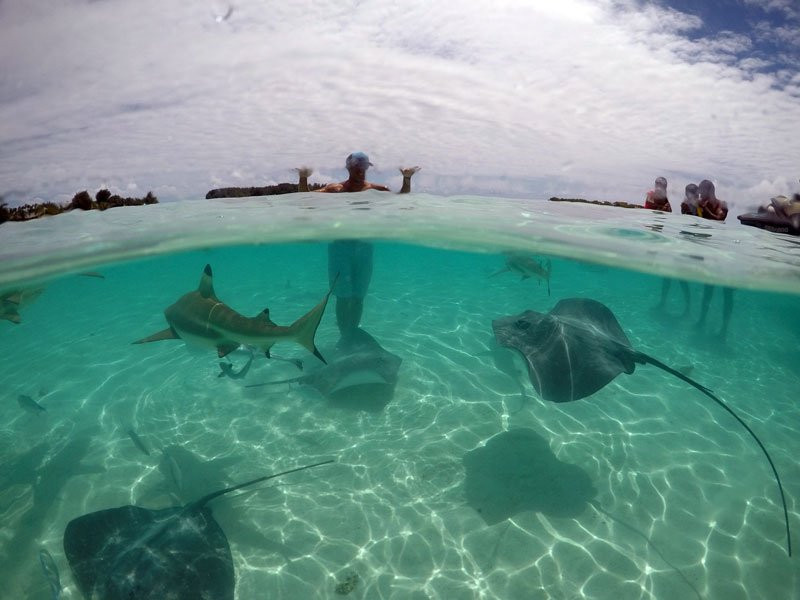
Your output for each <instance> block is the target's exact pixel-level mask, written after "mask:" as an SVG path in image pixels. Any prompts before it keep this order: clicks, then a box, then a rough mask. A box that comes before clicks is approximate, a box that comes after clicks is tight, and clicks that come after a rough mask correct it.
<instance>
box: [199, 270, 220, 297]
mask: <svg viewBox="0 0 800 600" xmlns="http://www.w3.org/2000/svg"><path fill="white" fill-rule="evenodd" d="M197 291H198V292H199V293H200V295H201V296H202V297H203V298H216V297H217V295H216V294H215V293H214V275H213V274H212V272H211V265H206V268H205V269H203V274H202V275H201V276H200V285H198V286H197Z"/></svg>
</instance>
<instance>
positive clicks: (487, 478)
mask: <svg viewBox="0 0 800 600" xmlns="http://www.w3.org/2000/svg"><path fill="white" fill-rule="evenodd" d="M463 462H464V468H465V469H466V473H467V477H466V480H465V482H464V493H465V495H466V497H467V504H469V505H470V506H471V507H472V508H474V509H475V511H476V512H477V513H478V514H480V515H481V517H483V520H484V521H486V524H487V525H495V524H496V523H499V522H501V521H503V520H505V519H510V518H512V517H513V516H514V515H516V514H517V513H519V512H520V511H524V510H534V511H538V512H542V513H544V514H546V515H549V516H552V517H577V516H578V515H580V514H581V513H582V512H583V511H584V509H585V508H586V507H587V506H588V504H589V502H591V501H592V499H593V498H594V497H595V494H596V493H597V491H596V490H595V488H594V486H593V485H592V482H591V480H590V479H589V476H588V475H587V474H586V472H585V471H584V470H583V469H581V468H580V467H577V466H575V465H571V464H568V463H564V462H561V461H559V460H558V459H557V458H556V457H555V455H554V454H553V452H552V450H550V446H549V445H548V444H547V441H545V439H544V438H542V437H541V436H540V435H538V434H537V433H536V432H535V431H533V430H531V429H512V430H509V431H506V432H504V433H501V434H498V435H496V436H494V437H493V438H491V439H490V440H489V441H488V442H487V443H486V445H485V446H481V447H479V448H476V449H474V450H471V451H470V452H467V454H466V455H465V456H464V460H463Z"/></svg>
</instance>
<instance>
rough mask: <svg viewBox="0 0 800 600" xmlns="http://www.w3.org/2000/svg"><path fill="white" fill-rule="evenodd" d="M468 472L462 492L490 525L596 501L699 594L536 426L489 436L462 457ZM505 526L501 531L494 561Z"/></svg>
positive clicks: (574, 513)
mask: <svg viewBox="0 0 800 600" xmlns="http://www.w3.org/2000/svg"><path fill="white" fill-rule="evenodd" d="M463 463H464V470H465V471H466V478H465V480H464V495H465V496H466V500H467V504H468V505H469V506H470V507H471V508H473V509H474V510H475V511H476V512H477V513H478V514H479V515H481V517H483V520H484V521H485V522H486V524H487V525H490V526H491V525H496V524H497V523H500V522H502V521H504V520H506V519H512V518H514V517H515V516H516V515H517V514H519V513H521V512H523V511H535V512H539V513H542V514H544V515H546V516H548V517H556V518H573V519H576V518H578V517H580V516H581V515H582V514H583V513H584V511H585V510H586V509H587V508H588V507H589V506H592V507H594V509H595V510H596V511H598V512H599V513H601V514H602V515H605V516H606V517H608V518H609V519H611V520H613V521H614V522H615V523H617V524H618V525H620V526H621V527H623V528H625V529H627V530H628V531H630V532H632V533H634V534H635V535H637V536H639V537H641V538H642V539H643V540H644V541H645V543H647V545H648V546H649V547H650V548H652V549H653V550H654V551H655V552H656V554H658V555H659V556H660V557H661V559H662V560H663V561H664V563H665V564H667V565H668V566H669V567H671V568H672V570H673V571H675V572H676V573H677V574H678V576H679V577H680V578H681V579H682V580H683V581H684V583H686V585H687V586H688V587H689V588H690V589H691V590H692V591H693V592H694V595H695V596H696V597H697V598H702V596H701V594H700V592H699V591H698V590H697V588H695V586H694V584H693V583H692V582H691V580H689V579H688V578H687V577H686V575H685V574H684V573H683V571H682V570H681V569H680V568H678V567H677V566H675V565H674V564H673V563H672V562H670V560H669V559H668V558H667V556H666V555H665V554H664V553H663V552H662V551H661V549H660V548H659V547H658V546H656V545H655V544H654V543H653V541H652V540H651V539H650V538H649V537H647V535H646V534H645V533H644V532H642V531H641V530H639V529H638V528H636V527H635V526H634V525H631V524H630V523H627V522H625V521H623V520H622V519H620V518H619V517H617V516H615V515H613V514H611V513H610V512H608V511H607V510H605V509H604V508H603V507H602V506H601V505H600V503H599V502H598V501H597V500H596V499H595V496H596V495H597V490H596V489H595V487H594V485H593V484H592V480H591V478H590V477H589V475H588V473H586V471H584V470H583V469H581V468H580V467H578V466H577V465H573V464H569V463H565V462H562V461H560V460H558V458H557V457H556V455H555V454H553V451H552V450H551V449H550V445H549V444H548V443H547V441H546V440H545V439H544V438H543V437H542V436H540V435H539V434H538V433H536V432H535V431H534V430H532V429H526V428H519V429H510V430H508V431H504V432H502V433H498V434H497V435H495V436H493V437H491V438H490V439H489V440H488V441H487V442H486V444H485V445H483V446H479V447H477V448H475V449H474V450H470V451H469V452H467V453H466V454H465V455H464V458H463ZM507 529H508V525H506V528H505V529H503V530H502V531H501V532H500V535H499V537H498V539H497V542H496V545H495V549H494V551H493V552H492V561H493V560H494V557H495V555H496V554H497V551H498V548H499V545H500V543H501V542H502V538H503V536H504V535H505V532H506V531H507Z"/></svg>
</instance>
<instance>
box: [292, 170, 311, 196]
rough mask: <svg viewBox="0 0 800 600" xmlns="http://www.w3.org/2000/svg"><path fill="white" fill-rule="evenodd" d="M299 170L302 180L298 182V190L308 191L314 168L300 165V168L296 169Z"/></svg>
mask: <svg viewBox="0 0 800 600" xmlns="http://www.w3.org/2000/svg"><path fill="white" fill-rule="evenodd" d="M295 171H297V175H298V177H299V178H300V180H299V181H298V182H297V191H298V192H307V191H308V178H309V177H311V174H312V173H313V172H314V169H312V168H311V167H300V168H299V169H295Z"/></svg>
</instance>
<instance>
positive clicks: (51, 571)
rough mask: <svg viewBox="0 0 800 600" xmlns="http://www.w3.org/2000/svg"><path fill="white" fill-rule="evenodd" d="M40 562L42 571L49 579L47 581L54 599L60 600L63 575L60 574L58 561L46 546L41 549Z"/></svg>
mask: <svg viewBox="0 0 800 600" xmlns="http://www.w3.org/2000/svg"><path fill="white" fill-rule="evenodd" d="M39 564H40V565H42V572H43V573H44V576H45V578H46V579H47V583H49V584H50V594H51V598H52V600H59V598H61V577H60V576H59V574H58V567H57V566H56V561H54V560H53V557H52V556H50V553H49V552H48V551H47V550H45V549H44V548H42V549H41V550H39Z"/></svg>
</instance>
